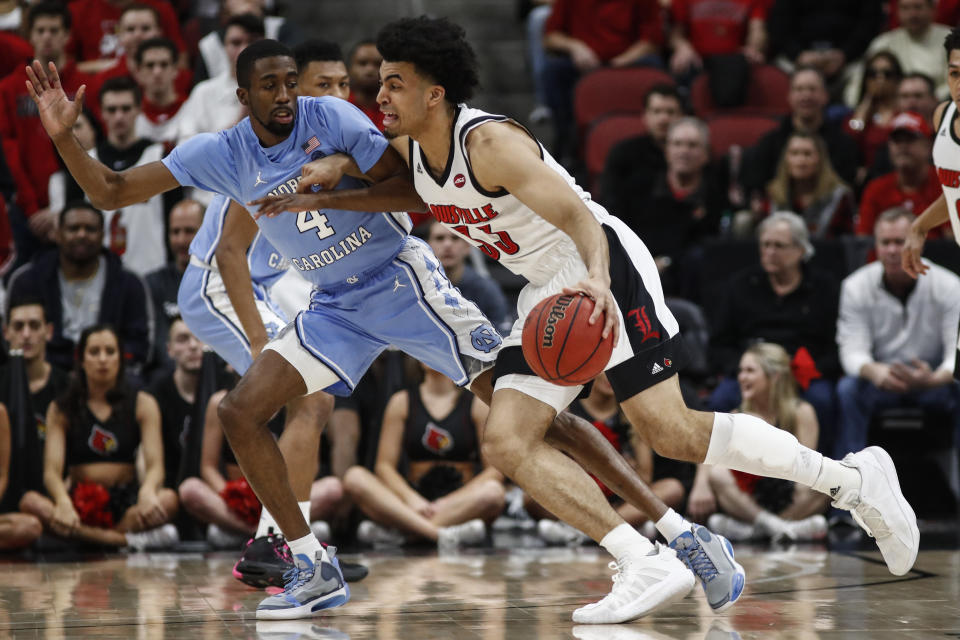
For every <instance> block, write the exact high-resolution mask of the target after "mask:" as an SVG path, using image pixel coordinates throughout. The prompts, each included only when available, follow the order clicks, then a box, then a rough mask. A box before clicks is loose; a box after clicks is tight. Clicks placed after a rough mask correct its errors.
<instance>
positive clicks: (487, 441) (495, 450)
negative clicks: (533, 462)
mask: <svg viewBox="0 0 960 640" xmlns="http://www.w3.org/2000/svg"><path fill="white" fill-rule="evenodd" d="M480 446H481V452H482V453H483V457H484V458H485V459H486V460H487V461H488V462H489V463H490V464H492V465H493V466H494V467H496V468H497V469H498V470H499V471H500V472H501V473H504V474H506V475H508V476H511V475H512V474H513V470H514V469H515V468H516V467H517V466H518V465H519V464H520V458H521V457H522V456H523V451H525V450H528V449H527V448H525V447H523V446H522V445H520V444H519V443H518V442H517V441H516V439H515V438H513V437H511V434H510V430H509V428H508V427H507V426H506V425H502V424H497V423H491V422H490V421H489V420H488V421H487V427H486V429H485V430H484V433H483V443H482V444H481V445H480Z"/></svg>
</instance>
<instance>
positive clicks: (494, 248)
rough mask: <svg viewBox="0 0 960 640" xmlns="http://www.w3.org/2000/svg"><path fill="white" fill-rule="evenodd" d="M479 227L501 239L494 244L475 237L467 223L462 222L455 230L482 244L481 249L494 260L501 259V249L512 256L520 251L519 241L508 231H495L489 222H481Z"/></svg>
mask: <svg viewBox="0 0 960 640" xmlns="http://www.w3.org/2000/svg"><path fill="white" fill-rule="evenodd" d="M477 229H480V231H483V232H484V233H485V234H487V235H488V236H496V237H497V238H499V239H498V240H497V241H496V242H494V243H493V244H490V243H489V242H486V241H484V240H481V239H480V238H474V237H473V236H471V235H470V229H469V228H467V225H464V224H461V225H458V226H456V227H454V228H453V230H454V231H456V232H457V233H459V234H460V235H462V236H465V237H467V238H470V240H472V241H473V242H475V243H477V244H478V245H479V246H480V251H483V252H484V253H485V254H487V255H488V256H490V257H491V258H493V259H494V260H499V259H500V252H501V251H503V252H504V253H505V254H507V255H508V256H512V255H513V254H515V253H516V252H517V251H520V247H518V246H517V243H516V242H514V241H513V239H512V238H511V237H510V234H508V233H507V232H506V231H494V230H493V229H491V228H490V225H488V224H481V225H479V226H477Z"/></svg>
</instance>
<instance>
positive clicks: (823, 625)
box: [0, 537, 960, 640]
mask: <svg viewBox="0 0 960 640" xmlns="http://www.w3.org/2000/svg"><path fill="white" fill-rule="evenodd" d="M953 540H954V542H953V543H951V544H948V545H947V549H946V550H943V549H941V550H923V551H921V553H920V557H919V559H918V561H917V564H916V567H915V568H914V569H913V570H912V571H911V572H910V573H909V574H908V575H906V576H902V577H896V576H892V575H891V574H889V573H888V572H887V570H886V567H885V565H883V563H882V561H881V560H880V556H879V553H877V552H876V551H875V550H870V549H871V547H870V546H868V545H866V544H862V545H859V546H858V545H854V547H855V550H852V551H837V550H832V551H828V550H827V549H826V547H824V546H798V547H794V548H787V549H783V548H781V549H773V548H771V547H770V546H745V545H742V544H741V545H738V546H737V552H738V558H739V559H740V561H741V562H742V563H743V565H744V567H745V569H746V571H747V588H746V591H745V594H744V596H743V597H742V598H741V600H740V602H738V603H737V605H736V606H734V607H733V608H732V609H731V610H730V611H728V612H725V613H723V614H719V615H714V614H713V613H712V612H711V611H710V608H709V607H708V606H707V604H706V601H705V599H704V597H703V594H702V592H701V591H700V589H699V587H698V588H697V590H696V591H695V592H694V593H693V594H692V595H689V596H687V598H685V599H684V600H682V601H680V602H678V603H676V604H674V605H672V606H669V607H667V608H665V609H662V610H660V611H658V612H656V613H654V614H653V615H652V616H650V617H648V618H644V619H641V620H639V621H636V622H634V623H631V624H628V625H615V626H606V625H605V626H583V625H579V626H578V625H574V624H573V623H572V622H571V619H570V615H571V612H572V611H573V609H574V608H576V607H577V606H579V605H581V604H584V603H586V602H590V601H592V600H595V599H598V598H600V597H602V596H603V595H604V594H605V593H606V592H607V591H608V590H609V587H610V585H611V583H610V580H609V575H610V571H609V569H607V566H606V564H607V561H608V559H609V558H608V557H607V556H606V554H605V553H604V552H603V551H602V550H601V549H599V548H597V547H582V548H578V549H566V548H562V549H544V548H521V547H517V548H512V549H511V548H503V547H502V546H501V547H499V548H491V549H485V550H476V551H467V552H459V553H453V554H443V555H438V554H437V552H436V551H419V552H417V551H414V552H410V551H399V550H397V551H378V552H371V553H363V554H345V555H344V557H345V558H347V559H351V560H359V561H362V562H365V563H367V564H368V565H369V567H370V575H369V577H368V578H367V579H366V580H364V581H362V582H360V583H355V584H353V585H351V588H352V600H351V601H350V603H349V604H348V605H347V606H345V607H342V608H339V609H335V610H333V611H331V612H329V613H327V614H325V615H323V616H320V617H317V618H313V619H311V620H307V621H294V622H270V623H265V622H260V623H258V622H257V621H256V620H255V617H254V610H255V608H256V605H257V602H258V601H259V600H260V599H261V598H262V597H263V595H264V594H263V592H261V591H256V590H254V589H251V588H249V587H246V586H245V585H243V584H241V583H239V582H238V581H237V580H235V579H234V578H233V577H232V576H231V573H230V570H231V567H232V566H233V563H234V562H235V560H236V554H235V553H225V552H206V553H204V552H179V553H150V554H109V555H103V554H95V555H85V556H76V557H72V558H64V557H59V558H57V557H43V558H41V559H40V561H39V562H38V561H35V560H32V561H28V560H25V559H22V558H18V557H16V556H9V557H3V556H0V638H58V639H60V638H64V639H65V638H136V639H145V640H153V639H157V640H160V639H164V640H166V639H170V640H172V639H180V638H184V639H190V640H207V639H213V638H244V639H246V638H250V639H253V638H263V639H273V640H294V639H296V638H304V639H306V638H325V639H331V640H333V639H336V640H347V639H348V638H349V639H353V640H359V639H366V638H379V639H383V640H400V639H407V638H410V639H413V640H433V639H445V640H446V639H449V640H468V639H469V640H472V639H484V640H539V639H551V640H552V639H554V638H581V639H587V640H665V639H668V638H672V639H678V640H746V639H748V638H765V639H766V638H790V639H800V640H813V639H816V638H844V639H846V638H869V639H870V640H887V639H894V638H897V639H900V638H910V639H911V640H917V639H927V638H958V637H960V551H957V546H956V544H955V541H956V538H955V537H954V538H953Z"/></svg>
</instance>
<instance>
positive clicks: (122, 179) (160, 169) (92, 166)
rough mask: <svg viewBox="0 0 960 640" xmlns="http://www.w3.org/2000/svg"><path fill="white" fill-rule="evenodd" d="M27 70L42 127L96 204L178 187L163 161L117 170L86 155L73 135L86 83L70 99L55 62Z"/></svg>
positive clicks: (113, 205)
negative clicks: (61, 82)
mask: <svg viewBox="0 0 960 640" xmlns="http://www.w3.org/2000/svg"><path fill="white" fill-rule="evenodd" d="M26 71H27V83H26V86H27V92H28V93H29V94H30V97H31V98H32V99H33V101H34V103H36V105H37V109H38V110H39V112H40V121H41V123H43V128H44V129H46V131H47V135H49V136H50V139H51V140H53V144H54V145H55V146H56V147H57V151H59V152H60V156H61V157H62V158H63V161H64V163H65V164H66V165H67V169H68V170H69V171H70V174H71V175H72V176H73V177H74V179H75V180H76V181H77V184H79V185H80V187H81V188H82V189H83V191H84V192H85V193H86V194H87V196H88V197H89V198H90V202H91V203H92V204H93V205H94V206H95V207H98V208H100V209H106V210H111V209H120V208H121V207H125V206H128V205H131V204H134V203H136V202H143V201H144V200H146V199H148V198H150V197H152V196H155V195H157V194H158V193H163V192H165V191H169V190H171V189H175V188H176V187H178V186H179V183H178V182H177V180H176V179H175V178H174V177H173V174H172V173H170V171H169V170H168V169H167V168H166V167H165V166H164V165H163V164H162V163H160V162H150V163H148V164H145V165H143V166H140V167H134V168H132V169H128V170H126V171H120V172H117V171H113V170H111V169H110V168H108V167H107V166H106V165H103V164H101V163H100V162H98V161H97V160H94V159H93V158H91V157H90V156H89V155H87V152H86V151H84V150H83V147H81V146H80V142H79V141H78V140H77V139H76V137H74V135H73V123H74V122H76V120H77V117H78V116H79V114H80V110H81V105H82V104H83V95H84V93H85V92H86V85H84V86H81V87H80V90H79V91H77V96H76V98H75V99H74V100H70V99H69V98H68V97H67V94H66V93H65V92H64V90H63V87H62V86H61V84H60V75H59V74H58V73H57V67H56V65H55V64H54V63H52V62H51V63H50V64H49V67H48V71H49V75H48V74H47V72H46V71H44V69H43V65H41V64H40V62H39V61H37V60H34V61H33V64H32V65H31V66H29V67H27V68H26Z"/></svg>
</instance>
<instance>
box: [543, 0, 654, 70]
mask: <svg viewBox="0 0 960 640" xmlns="http://www.w3.org/2000/svg"><path fill="white" fill-rule="evenodd" d="M551 31H559V32H562V33H565V34H567V35H568V36H570V37H573V38H576V39H578V40H582V41H583V42H584V43H586V44H587V46H589V47H590V48H591V49H593V51H594V53H596V54H597V56H598V57H599V58H600V60H602V61H603V62H609V61H610V60H611V59H612V58H615V57H617V56H618V55H620V54H621V53H623V52H624V51H626V50H627V49H629V48H630V47H631V46H632V45H634V44H636V43H637V42H638V41H640V40H647V41H649V42H652V43H654V44H656V45H660V44H661V43H662V42H663V30H662V29H661V28H660V6H659V4H658V3H657V0H556V1H555V2H554V3H553V9H552V10H551V12H550V18H549V19H548V20H547V25H546V27H545V28H544V33H550V32H551Z"/></svg>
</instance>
